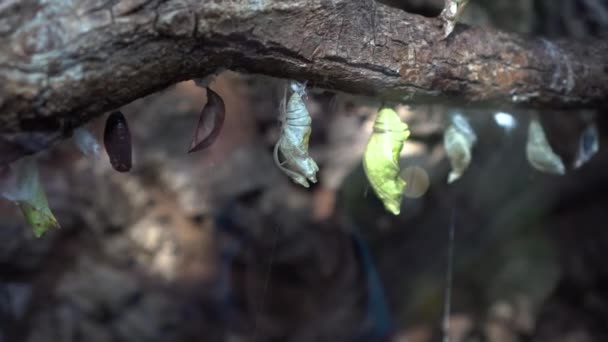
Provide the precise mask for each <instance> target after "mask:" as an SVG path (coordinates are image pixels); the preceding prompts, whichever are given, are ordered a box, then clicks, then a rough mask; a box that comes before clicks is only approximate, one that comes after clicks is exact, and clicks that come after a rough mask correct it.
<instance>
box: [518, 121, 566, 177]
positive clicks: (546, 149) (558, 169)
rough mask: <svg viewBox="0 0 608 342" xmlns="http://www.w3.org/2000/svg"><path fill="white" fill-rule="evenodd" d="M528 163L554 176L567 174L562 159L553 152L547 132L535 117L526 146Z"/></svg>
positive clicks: (529, 129)
mask: <svg viewBox="0 0 608 342" xmlns="http://www.w3.org/2000/svg"><path fill="white" fill-rule="evenodd" d="M526 157H527V158H528V162H529V163H530V165H532V167H533V168H535V169H536V170H538V171H541V172H545V173H550V174H554V175H563V174H565V173H566V167H565V166H564V163H563V162H562V159H561V158H560V157H559V156H558V155H557V154H555V152H553V149H552V148H551V145H549V141H547V137H546V135H545V131H544V130H543V127H542V126H541V124H540V121H539V120H538V118H536V117H533V118H532V120H531V121H530V126H529V127H528V142H527V144H526Z"/></svg>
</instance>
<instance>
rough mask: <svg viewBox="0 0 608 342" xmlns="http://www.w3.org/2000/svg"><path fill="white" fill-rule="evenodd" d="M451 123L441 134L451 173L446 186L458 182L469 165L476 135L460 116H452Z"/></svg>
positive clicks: (466, 121)
mask: <svg viewBox="0 0 608 342" xmlns="http://www.w3.org/2000/svg"><path fill="white" fill-rule="evenodd" d="M450 121H451V123H450V125H449V126H448V128H446V130H445V132H444V133H443V146H444V148H445V152H446V154H447V155H448V158H449V159H450V165H451V166H452V171H450V174H449V175H448V184H449V183H453V182H454V181H456V180H458V179H459V178H460V177H462V175H463V174H464V172H465V171H466V169H467V168H468V167H469V165H470V164H471V159H472V150H473V145H474V144H475V142H476V141H477V135H476V134H475V132H474V131H473V128H472V127H471V125H470V124H469V122H468V120H467V119H466V118H465V117H464V116H463V115H462V114H454V115H452V117H451V119H450Z"/></svg>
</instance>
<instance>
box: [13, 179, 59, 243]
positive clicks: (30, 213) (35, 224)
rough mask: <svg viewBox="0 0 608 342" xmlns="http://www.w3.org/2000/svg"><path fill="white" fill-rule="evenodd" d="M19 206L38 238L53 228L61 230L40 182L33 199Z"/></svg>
mask: <svg viewBox="0 0 608 342" xmlns="http://www.w3.org/2000/svg"><path fill="white" fill-rule="evenodd" d="M17 204H18V205H19V208H21V212H22V213H23V216H24V217H25V219H26V221H27V222H28V223H29V224H30V226H31V227H32V229H33V231H34V235H35V236H36V237H38V238H39V237H41V236H42V235H43V234H44V233H46V232H47V231H48V230H49V229H51V228H60V226H59V222H57V219H56V218H55V216H53V213H52V212H51V209H50V208H49V203H48V201H47V199H46V195H45V193H44V189H43V188H42V186H41V185H40V182H38V185H36V192H35V193H34V196H33V197H32V198H31V199H29V200H27V201H19V202H17Z"/></svg>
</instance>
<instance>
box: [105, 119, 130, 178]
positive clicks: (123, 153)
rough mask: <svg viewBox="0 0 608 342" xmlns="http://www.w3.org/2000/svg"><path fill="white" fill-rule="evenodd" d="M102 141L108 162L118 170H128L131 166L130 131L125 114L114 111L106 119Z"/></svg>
mask: <svg viewBox="0 0 608 342" xmlns="http://www.w3.org/2000/svg"><path fill="white" fill-rule="evenodd" d="M103 143H104V145H105V147H106V152H107V153H108V157H109V158H110V164H112V167H113V168H114V170H116V171H118V172H128V171H130V170H131V166H132V163H133V162H132V151H131V133H130V132H129V125H128V124H127V119H126V118H125V116H124V115H123V114H122V113H121V112H119V111H116V112H114V113H112V114H110V116H109V117H108V119H107V120H106V128H105V131H104V134H103Z"/></svg>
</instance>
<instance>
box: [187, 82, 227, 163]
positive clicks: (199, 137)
mask: <svg viewBox="0 0 608 342" xmlns="http://www.w3.org/2000/svg"><path fill="white" fill-rule="evenodd" d="M225 117H226V106H225V104H224V100H222V98H221V97H220V96H219V95H218V94H217V93H216V92H214V91H213V90H211V88H207V104H205V106H204V107H203V110H202V111H201V115H200V117H199V120H198V125H197V126H196V131H195V132H194V137H193V138H192V143H191V144H190V149H189V150H188V153H192V152H196V151H199V150H202V149H205V148H207V147H209V146H211V145H212V144H213V142H215V139H217V137H218V136H219V134H220V131H221V129H222V126H223V125H224V119H225Z"/></svg>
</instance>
